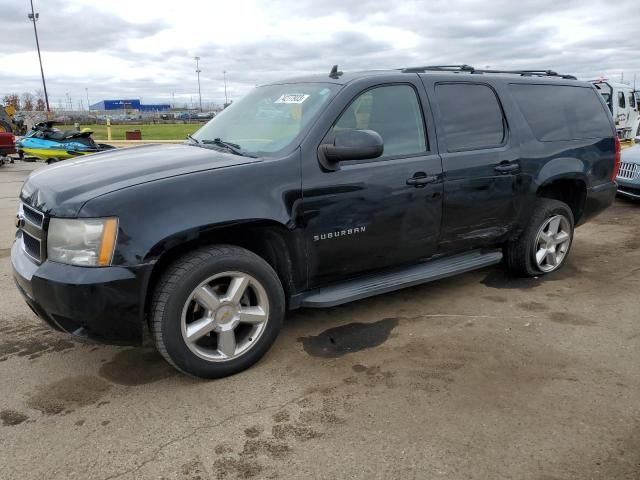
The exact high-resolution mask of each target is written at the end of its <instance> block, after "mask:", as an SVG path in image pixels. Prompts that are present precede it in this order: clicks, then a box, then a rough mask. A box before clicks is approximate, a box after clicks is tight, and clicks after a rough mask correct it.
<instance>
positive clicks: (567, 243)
mask: <svg viewBox="0 0 640 480" xmlns="http://www.w3.org/2000/svg"><path fill="white" fill-rule="evenodd" d="M618 162H619V150H618V143H617V138H616V131H615V127H614V124H613V120H612V118H611V115H610V113H609V111H608V110H607V107H606V105H605V103H604V101H603V99H602V98H601V96H600V95H598V93H597V92H596V90H594V87H593V85H591V84H589V83H585V82H580V81H577V80H576V79H575V78H574V77H571V76H568V75H558V74H556V73H554V72H550V71H522V72H502V71H488V70H476V69H473V68H472V67H469V66H466V65H464V66H459V67H450V66H447V67H419V68H406V69H402V70H388V71H372V72H360V73H349V74H348V73H345V74H342V72H339V71H338V70H337V68H335V67H334V69H333V70H332V71H331V73H330V74H329V75H326V74H325V75H315V76H309V77H304V78H299V79H294V80H288V81H283V82H277V83H272V84H269V85H264V86H261V87H258V88H255V89H254V90H253V91H252V92H251V93H249V94H248V95H247V96H245V97H244V98H242V99H241V100H239V101H237V102H234V103H233V104H232V105H231V106H230V107H229V108H227V109H226V110H224V111H223V112H222V113H221V114H219V115H218V116H216V117H215V118H214V119H213V120H211V121H210V122H209V123H207V124H206V125H204V126H203V127H202V128H201V129H200V130H199V131H198V132H197V133H196V134H195V135H193V137H189V139H188V140H187V141H186V142H185V143H184V144H181V145H147V146H141V147H136V148H128V149H120V150H114V151H111V152H105V153H99V154H96V155H92V156H91V157H90V158H85V159H82V160H73V161H67V162H63V163H61V164H59V165H55V166H52V167H47V168H43V169H42V170H38V171H36V172H35V173H33V174H32V175H31V176H30V177H29V178H28V180H27V181H26V182H25V184H24V187H23V189H22V193H21V195H20V198H21V207H20V211H19V213H18V216H17V219H16V224H17V226H18V233H17V236H16V241H15V244H14V245H13V248H12V252H11V260H12V265H13V269H14V276H15V280H16V283H17V285H18V288H19V289H20V291H21V292H22V294H23V295H24V297H25V299H26V301H27V303H28V304H29V306H30V307H31V308H32V309H33V311H34V312H35V313H36V314H37V315H38V316H40V317H41V318H42V319H43V320H44V321H46V322H47V323H48V324H49V325H51V326H52V327H54V328H56V329H59V330H63V331H66V332H69V333H72V334H74V335H78V336H84V337H90V338H92V339H97V340H100V341H104V342H121V343H140V342H141V341H142V339H143V335H144V332H145V327H149V331H150V333H151V336H152V337H153V339H154V341H155V344H156V346H157V348H158V350H159V351H160V352H161V354H162V355H163V356H164V357H165V358H166V359H167V361H169V362H170V363H171V364H172V365H174V366H175V367H176V368H178V369H179V370H181V371H183V372H186V373H189V374H192V375H196V376H200V377H207V378H214V377H221V376H225V375H230V374H233V373H236V372H239V371H241V370H243V369H246V368H248V367H249V366H250V365H252V364H253V363H254V362H256V361H257V360H258V359H259V358H260V357H262V356H263V355H264V354H265V352H266V351H267V350H268V349H269V347H270V346H271V344H272V343H273V341H274V340H275V338H276V336H277V334H278V331H279V330H280V328H281V326H282V322H283V317H284V315H285V311H286V310H288V309H295V308H299V307H331V306H334V305H339V304H342V303H345V302H350V301H353V300H358V299H361V298H365V297H368V296H371V295H376V294H380V293H385V292H389V291H392V290H396V289H399V288H403V287H408V286H411V285H416V284H419V283H423V282H428V281H431V280H435V279H439V278H443V277H446V276H449V275H454V274H457V273H460V272H465V271H469V270H473V269H477V268H481V267H485V266H487V265H491V264H495V263H498V262H501V261H504V264H505V265H506V268H508V269H509V270H510V271H512V272H513V273H514V274H517V275H543V274H546V273H549V272H552V271H554V270H556V269H558V268H560V267H561V266H562V264H563V263H564V262H565V260H566V258H567V255H568V253H569V249H570V247H571V242H572V238H573V232H574V227H575V226H576V225H579V224H581V223H584V222H585V221H587V220H589V219H590V218H591V217H593V216H594V215H595V214H597V213H599V212H601V211H602V210H604V209H605V208H606V207H607V206H609V205H610V204H611V203H612V201H613V199H614V196H615V193H616V185H615V183H614V181H613V179H614V178H615V177H616V170H617V166H618Z"/></svg>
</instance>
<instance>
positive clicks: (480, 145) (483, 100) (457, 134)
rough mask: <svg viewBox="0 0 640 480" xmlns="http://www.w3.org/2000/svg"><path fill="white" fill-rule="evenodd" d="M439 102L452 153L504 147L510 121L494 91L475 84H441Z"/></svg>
mask: <svg viewBox="0 0 640 480" xmlns="http://www.w3.org/2000/svg"><path fill="white" fill-rule="evenodd" d="M436 100H437V102H438V108H439V110H440V115H441V116H442V124H441V126H442V129H443V131H444V138H445V142H446V144H447V150H448V151H449V152H455V151H460V150H479V149H484V148H494V147H499V146H501V145H502V144H503V143H504V141H505V136H506V130H505V125H506V122H505V120H504V116H503V113H502V108H501V107H500V104H499V103H498V99H497V98H496V94H495V93H494V91H493V90H492V89H491V88H489V87H487V86H486V85H478V84H473V83H439V84H437V85H436Z"/></svg>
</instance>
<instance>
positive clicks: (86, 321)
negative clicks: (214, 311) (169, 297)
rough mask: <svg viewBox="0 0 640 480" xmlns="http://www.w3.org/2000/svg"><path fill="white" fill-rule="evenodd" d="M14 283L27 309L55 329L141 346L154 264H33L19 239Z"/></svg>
mask: <svg viewBox="0 0 640 480" xmlns="http://www.w3.org/2000/svg"><path fill="white" fill-rule="evenodd" d="M11 265H12V267H13V277H14V279H15V282H16V285H17V286H18V289H19V290H20V293H22V295H23V297H24V299H25V301H26V302H27V304H28V305H29V307H30V308H31V309H32V310H33V311H34V313H35V314H36V315H38V316H39V317H40V318H41V319H42V320H43V321H45V322H46V323H47V324H49V325H50V326H51V327H53V328H55V329H56V330H61V331H64V332H67V333H71V334H73V335H76V336H79V337H85V338H89V339H91V340H96V341H99V342H103V343H115V344H129V345H135V344H140V343H141V342H142V338H143V326H144V304H145V298H146V290H147V286H148V280H149V277H150V274H151V270H152V268H153V265H141V266H136V267H100V268H90V267H76V266H71V265H63V264H60V263H55V262H49V261H45V262H44V263H43V264H42V265H37V264H35V263H34V262H33V261H32V260H31V259H30V258H29V257H28V256H27V255H26V253H25V252H24V251H23V249H22V247H21V245H20V242H19V241H16V242H14V244H13V247H12V248H11Z"/></svg>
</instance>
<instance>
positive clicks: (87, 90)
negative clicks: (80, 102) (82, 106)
mask: <svg viewBox="0 0 640 480" xmlns="http://www.w3.org/2000/svg"><path fill="white" fill-rule="evenodd" d="M84 91H85V93H86V94H87V110H91V109H90V108H89V105H91V104H90V103H89V87H84Z"/></svg>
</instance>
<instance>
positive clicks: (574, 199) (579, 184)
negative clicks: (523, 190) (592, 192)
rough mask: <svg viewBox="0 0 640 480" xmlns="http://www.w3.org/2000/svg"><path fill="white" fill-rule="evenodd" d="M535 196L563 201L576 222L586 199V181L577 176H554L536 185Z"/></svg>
mask: <svg viewBox="0 0 640 480" xmlns="http://www.w3.org/2000/svg"><path fill="white" fill-rule="evenodd" d="M536 197H538V198H548V199H551V200H558V201H560V202H562V203H565V204H566V205H568V206H569V208H570V209H571V212H572V213H573V219H574V222H575V223H576V224H578V223H579V221H580V218H581V217H582V214H583V213H584V207H585V203H586V200H587V183H586V182H585V181H584V180H583V179H582V178H578V177H561V178H554V179H552V180H549V181H547V182H545V183H543V184H542V185H540V186H539V187H538V189H537V191H536Z"/></svg>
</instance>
